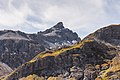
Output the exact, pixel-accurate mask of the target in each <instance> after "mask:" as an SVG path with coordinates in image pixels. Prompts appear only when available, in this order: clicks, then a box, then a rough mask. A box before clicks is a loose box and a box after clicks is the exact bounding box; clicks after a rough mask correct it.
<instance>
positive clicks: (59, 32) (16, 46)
mask: <svg viewBox="0 0 120 80" xmlns="http://www.w3.org/2000/svg"><path fill="white" fill-rule="evenodd" d="M79 40H80V38H79V37H78V35H77V34H76V33H75V32H72V31H71V30H69V29H67V28H65V27H64V26H63V23H62V22H59V23H58V24H56V25H55V26H53V27H52V28H50V29H47V30H45V31H41V32H38V33H37V34H26V33H24V32H21V31H12V30H4V31H0V61H1V62H4V63H6V64H7V65H9V66H10V67H11V68H12V69H15V68H17V67H18V66H20V65H21V64H23V63H25V62H27V61H29V60H31V59H32V58H33V57H35V56H36V55H37V54H38V53H40V52H42V51H45V50H50V49H58V48H60V47H63V46H68V45H71V44H74V43H76V42H78V41H79Z"/></svg>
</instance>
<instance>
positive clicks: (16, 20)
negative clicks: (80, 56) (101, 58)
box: [0, 0, 120, 38]
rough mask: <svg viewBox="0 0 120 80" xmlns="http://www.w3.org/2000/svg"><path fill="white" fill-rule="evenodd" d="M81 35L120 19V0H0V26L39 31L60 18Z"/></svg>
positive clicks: (119, 21)
mask: <svg viewBox="0 0 120 80" xmlns="http://www.w3.org/2000/svg"><path fill="white" fill-rule="evenodd" d="M61 21H62V22H63V23H64V26H65V27H67V28H69V29H71V30H73V31H75V32H77V33H78V34H79V36H80V37H82V38H83V37H84V36H86V35H88V34H89V33H91V32H93V31H95V30H97V29H99V28H101V27H104V26H106V25H109V24H119V23H120V0H0V29H1V30H2V29H12V30H22V31H25V32H37V31H41V30H45V29H47V28H50V27H52V26H53V25H55V24H56V23H57V22H61Z"/></svg>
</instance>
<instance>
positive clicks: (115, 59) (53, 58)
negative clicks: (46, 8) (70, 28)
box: [5, 25, 120, 80]
mask: <svg viewBox="0 0 120 80" xmlns="http://www.w3.org/2000/svg"><path fill="white" fill-rule="evenodd" d="M112 26H114V25H112ZM106 28H108V29H107V30H106ZM111 31H112V32H111ZM119 33H120V26H119V27H117V28H116V27H114V29H113V28H111V26H108V27H105V28H101V29H99V30H98V31H96V32H95V33H92V34H90V35H88V36H87V37H85V38H84V39H83V40H82V41H80V42H79V43H76V44H75V45H73V46H70V47H65V48H61V49H58V50H52V51H47V52H43V53H39V54H38V55H37V56H36V57H34V58H33V59H32V60H31V61H29V62H27V63H25V64H23V65H22V66H20V67H19V68H17V69H16V70H15V71H14V72H13V73H11V74H10V75H9V76H7V77H6V78H5V80H14V79H15V80H18V79H20V78H25V77H26V79H27V78H29V77H31V78H30V79H31V80H34V79H32V77H35V76H36V75H37V77H39V79H42V80H46V79H47V80H54V79H57V80H66V79H68V80H70V79H73V80H113V79H114V80H119V79H120V76H119V75H120V73H119V70H120V65H119V64H120V61H119V58H120V56H119V55H120V48H119V47H118V46H119V44H116V43H115V42H114V41H113V40H109V39H110V38H109V37H111V38H112V39H114V38H115V39H116V41H118V42H117V43H119V40H120V39H119ZM104 34H108V35H109V36H106V35H104ZM114 34H117V35H115V36H114ZM104 37H107V38H104ZM112 69H113V70H112ZM18 73H19V74H18ZM23 80H24V79H23Z"/></svg>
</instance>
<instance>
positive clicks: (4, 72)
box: [0, 62, 13, 79]
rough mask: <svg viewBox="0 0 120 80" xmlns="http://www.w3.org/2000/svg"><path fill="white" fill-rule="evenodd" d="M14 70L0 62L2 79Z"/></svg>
mask: <svg viewBox="0 0 120 80" xmlns="http://www.w3.org/2000/svg"><path fill="white" fill-rule="evenodd" d="M12 71H13V70H12V69H11V68H10V67H9V66H8V65H6V64H5V63H2V62H0V79H2V78H4V77H5V76H6V75H8V74H10V73H11V72H12Z"/></svg>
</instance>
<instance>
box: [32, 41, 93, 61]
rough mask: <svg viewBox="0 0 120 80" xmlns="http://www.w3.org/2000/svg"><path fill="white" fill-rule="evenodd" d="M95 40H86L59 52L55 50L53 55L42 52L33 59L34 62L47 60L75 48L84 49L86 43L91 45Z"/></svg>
mask: <svg viewBox="0 0 120 80" xmlns="http://www.w3.org/2000/svg"><path fill="white" fill-rule="evenodd" d="M92 41H93V40H84V41H82V42H79V43H77V44H75V45H72V46H70V47H67V48H62V49H59V50H54V51H52V53H45V52H42V53H40V54H38V55H37V56H36V57H35V58H33V60H36V59H40V58H45V57H47V56H54V57H55V56H58V55H59V54H61V53H63V52H65V51H68V50H71V49H74V48H80V47H82V46H83V45H84V44H85V43H89V42H92ZM30 62H34V61H30Z"/></svg>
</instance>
